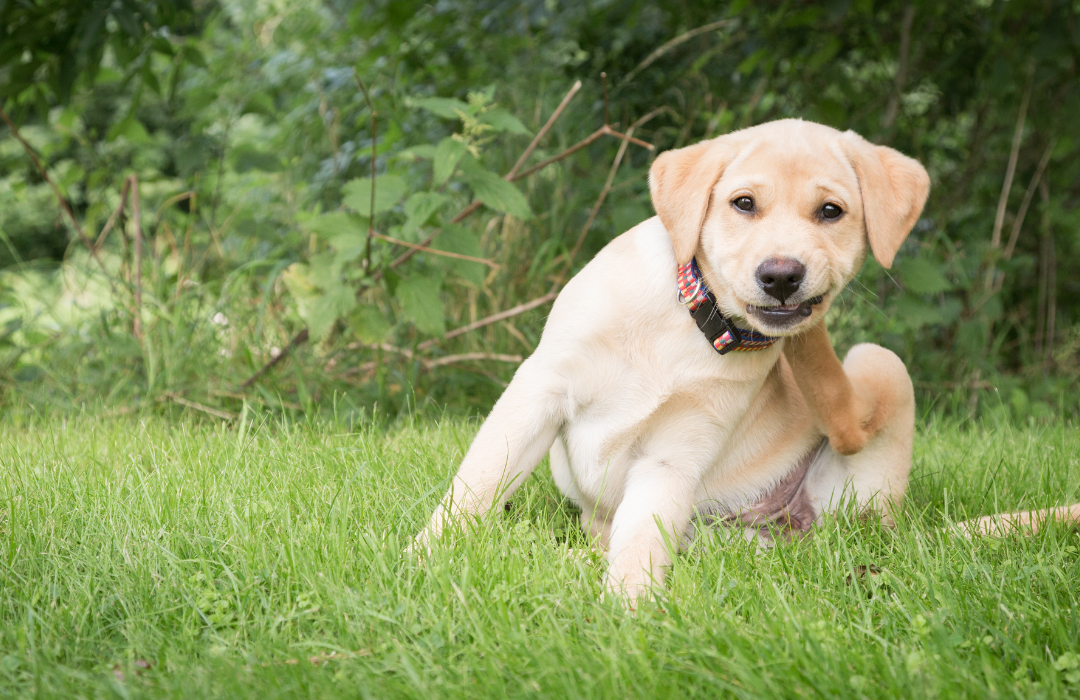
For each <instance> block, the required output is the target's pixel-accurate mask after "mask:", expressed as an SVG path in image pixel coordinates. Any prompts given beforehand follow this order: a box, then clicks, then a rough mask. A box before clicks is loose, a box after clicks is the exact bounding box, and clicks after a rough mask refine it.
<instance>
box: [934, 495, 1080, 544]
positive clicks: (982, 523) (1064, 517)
mask: <svg viewBox="0 0 1080 700" xmlns="http://www.w3.org/2000/svg"><path fill="white" fill-rule="evenodd" d="M1051 520H1056V521H1057V522H1058V524H1059V525H1071V526H1073V527H1076V526H1080V503H1076V504H1073V505H1071V506H1061V507H1059V508H1044V509H1043V510H1023V511H1016V512H1014V513H997V514H995V515H984V516H983V517H981V518H974V519H972V520H965V521H964V522H962V523H957V524H956V525H955V527H956V528H957V529H958V530H959V531H960V532H961V533H963V534H964V535H965V536H966V537H972V536H974V535H988V536H996V537H1002V536H1005V535H1008V534H1010V533H1013V532H1020V533H1023V534H1025V535H1034V534H1035V533H1036V532H1038V531H1039V529H1040V528H1042V527H1043V526H1045V525H1046V524H1047V523H1048V522H1050V521H1051Z"/></svg>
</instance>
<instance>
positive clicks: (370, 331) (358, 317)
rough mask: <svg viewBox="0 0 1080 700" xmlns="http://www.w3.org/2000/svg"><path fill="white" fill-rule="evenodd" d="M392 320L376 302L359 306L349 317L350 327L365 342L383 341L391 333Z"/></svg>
mask: <svg viewBox="0 0 1080 700" xmlns="http://www.w3.org/2000/svg"><path fill="white" fill-rule="evenodd" d="M390 327H391V326H390V322H389V321H387V320H386V315H385V314H384V313H383V312H382V311H381V310H380V309H379V307H378V306H376V305H374V304H365V305H363V306H359V307H357V308H356V310H355V311H353V313H352V315H351V316H350V317H349V328H351V329H352V331H353V333H355V334H356V337H357V338H359V339H360V342H363V343H368V344H371V343H381V342H383V341H384V340H386V336H387V334H388V333H390Z"/></svg>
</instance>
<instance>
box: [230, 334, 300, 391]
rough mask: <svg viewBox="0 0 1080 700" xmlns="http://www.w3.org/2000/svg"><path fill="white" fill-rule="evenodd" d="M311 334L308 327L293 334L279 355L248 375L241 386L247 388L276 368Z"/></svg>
mask: <svg viewBox="0 0 1080 700" xmlns="http://www.w3.org/2000/svg"><path fill="white" fill-rule="evenodd" d="M309 335H310V334H309V332H308V329H307V328H305V329H303V330H301V331H300V332H299V333H297V334H296V335H295V336H293V339H292V340H290V341H289V344H288V345H286V346H285V347H284V348H283V349H282V350H281V352H280V353H279V354H278V356H277V357H275V358H274V359H272V360H270V361H269V362H267V363H266V364H265V365H263V366H262V368H261V369H259V371H258V372H256V373H255V374H253V375H251V376H250V377H248V379H247V381H245V382H244V383H243V384H241V385H240V387H241V388H243V389H247V388H248V387H249V386H251V385H252V384H254V383H255V382H257V381H258V380H259V378H260V377H262V376H263V375H264V374H266V373H267V372H269V371H270V370H272V369H274V367H276V366H277V365H278V363H279V362H281V361H282V360H284V359H285V358H286V357H288V356H289V353H290V352H292V351H293V350H295V349H296V347H297V346H299V345H303V344H304V343H306V342H307V339H308V336H309Z"/></svg>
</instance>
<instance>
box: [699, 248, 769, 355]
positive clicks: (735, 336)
mask: <svg viewBox="0 0 1080 700" xmlns="http://www.w3.org/2000/svg"><path fill="white" fill-rule="evenodd" d="M678 280H679V296H678V299H679V303H680V304H682V305H684V306H686V308H688V309H689V310H690V315H691V316H693V317H694V321H695V322H696V323H697V327H698V328H699V329H701V332H702V333H704V334H705V337H706V338H707V339H708V341H709V342H710V343H712V346H713V347H714V348H716V352H718V353H720V354H721V355H726V354H727V353H729V352H731V351H732V350H737V351H739V352H753V351H754V350H765V349H767V348H770V347H772V346H773V343H775V342H776V341H778V340H780V339H779V338H773V337H772V336H768V335H762V334H761V333H758V332H757V331H755V330H749V329H745V328H738V327H737V326H736V325H735V322H734V321H732V320H731V319H730V318H727V317H726V316H724V314H722V313H721V312H720V309H719V307H717V305H716V298H715V297H713V295H712V292H710V291H709V288H708V287H706V286H705V280H704V279H703V278H702V277H701V270H699V269H698V266H697V259H696V258H691V259H690V262H688V263H686V264H685V265H680V266H679V274H678Z"/></svg>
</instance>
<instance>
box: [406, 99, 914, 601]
mask: <svg viewBox="0 0 1080 700" xmlns="http://www.w3.org/2000/svg"><path fill="white" fill-rule="evenodd" d="M649 185H650V189H651V192H652V201H653V206H654V207H655V208H656V212H657V214H658V216H656V217H654V218H652V219H649V220H647V221H645V222H643V223H641V224H639V225H638V226H636V227H634V228H633V229H631V230H630V231H627V232H626V233H624V234H623V235H621V236H619V237H618V238H616V239H615V240H614V241H612V242H611V243H610V244H609V245H608V246H607V247H605V248H604V249H603V250H602V251H600V253H599V254H598V255H597V256H596V257H595V258H594V259H593V260H592V261H591V262H590V263H589V264H588V265H586V266H585V268H584V269H582V271H581V272H580V273H579V274H578V275H577V276H576V277H574V279H572V280H571V281H570V282H569V284H567V286H566V288H565V289H564V290H563V291H562V293H561V294H560V295H559V297H558V299H556V301H555V304H554V307H553V308H552V311H551V316H550V318H549V319H548V322H547V326H546V328H545V329H544V334H543V339H542V340H541V342H540V344H539V346H538V347H537V349H536V352H535V353H533V355H532V356H531V357H530V358H529V359H528V360H526V361H525V362H524V363H523V364H522V365H521V367H520V368H519V369H518V371H517V373H516V374H515V375H514V379H513V381H512V382H511V383H510V386H509V387H508V388H507V389H506V391H505V393H504V394H503V395H502V397H501V398H500V399H499V401H498V402H497V403H496V404H495V407H494V408H493V409H492V411H491V414H490V415H489V416H488V418H487V420H486V421H485V422H484V424H483V426H482V427H481V428H480V431H479V433H478V434H477V436H476V439H475V440H474V442H473V443H472V446H471V447H470V448H469V451H468V453H467V454H466V455H465V459H464V461H463V462H462V464H461V468H460V470H459V471H458V473H457V476H456V477H455V478H454V480H453V485H452V487H451V488H450V490H449V492H448V493H447V494H446V497H445V498H444V500H443V501H442V503H441V504H440V505H439V507H438V509H437V510H436V511H435V513H434V515H433V516H432V518H431V522H430V524H429V525H428V526H427V528H426V529H425V530H424V531H423V532H421V533H420V534H419V535H418V537H417V544H418V545H419V546H421V547H426V546H428V545H429V544H430V542H431V541H432V540H433V539H434V538H436V537H438V536H439V534H440V532H441V531H442V530H443V528H444V527H445V526H446V523H447V521H448V520H449V519H458V518H461V517H462V516H466V515H470V514H482V513H486V512H488V511H489V510H491V508H492V506H494V505H496V500H497V499H501V500H499V501H498V502H499V504H501V503H502V501H503V500H505V499H506V498H508V497H509V496H510V494H512V493H513V491H514V489H515V488H516V487H518V486H519V485H520V484H521V483H522V481H523V480H524V479H525V478H526V477H527V476H528V475H529V473H530V472H531V471H532V470H533V468H534V467H535V466H536V464H537V463H538V462H539V461H540V460H541V459H542V458H543V456H544V454H547V453H549V454H550V456H551V471H552V475H553V476H554V479H555V482H556V483H557V484H558V486H559V488H560V489H561V490H562V492H563V493H564V494H565V495H566V496H567V497H568V498H570V499H571V500H573V502H574V503H576V504H577V505H578V507H580V508H581V523H582V526H583V527H585V528H587V529H588V530H589V532H591V533H592V534H593V535H594V536H595V537H596V538H598V539H599V542H600V544H601V545H602V546H603V547H604V548H605V550H606V553H607V560H608V563H609V568H608V572H607V587H608V590H611V591H613V592H621V593H622V594H623V595H626V596H628V597H631V598H633V597H636V596H637V595H639V594H640V593H641V592H643V591H644V590H646V589H647V588H648V587H649V586H650V585H652V584H654V583H660V582H662V579H663V576H664V567H665V566H666V565H668V564H670V563H671V561H670V554H669V551H670V550H669V547H668V546H667V545H666V544H665V543H666V542H667V541H670V542H679V541H682V540H684V538H685V537H687V536H688V535H690V534H691V533H692V532H693V529H694V527H695V526H696V525H697V524H701V523H703V522H716V521H725V522H727V523H730V524H733V525H735V526H737V527H741V528H744V529H745V531H746V532H748V533H750V534H751V535H752V536H755V537H761V538H763V539H767V538H768V537H769V533H770V532H777V531H780V532H785V531H786V532H789V533H798V532H803V531H806V530H807V529H808V528H809V527H810V526H811V525H812V524H813V522H814V521H815V520H816V519H817V518H818V517H819V516H820V515H821V514H822V512H824V511H827V510H830V509H836V508H838V507H840V506H841V504H842V503H843V502H844V501H845V499H848V498H850V499H853V500H854V502H855V503H856V504H857V505H858V506H859V507H860V508H864V509H873V510H875V511H879V512H881V513H882V514H883V515H884V517H886V518H888V517H889V515H888V514H889V509H890V507H892V506H893V505H894V504H895V503H897V502H898V501H899V500H900V499H901V498H902V496H903V494H904V490H905V487H906V486H907V480H908V471H909V470H910V466H911V443H912V433H913V430H914V395H913V391H912V385H911V380H910V378H909V377H908V373H907V370H906V369H905V368H904V365H903V363H902V362H901V361H900V359H899V358H898V357H897V356H896V355H894V354H893V353H892V352H890V351H888V350H886V349H884V348H882V347H879V346H877V345H858V346H856V347H854V348H852V349H851V352H849V353H848V355H847V358H846V360H845V361H844V364H843V365H841V364H840V362H839V360H838V359H837V358H836V355H835V354H834V352H833V349H832V346H831V344H830V342H829V338H828V335H827V333H826V330H825V327H824V324H823V323H822V318H823V316H824V315H825V312H826V310H827V309H828V308H829V305H830V303H831V302H832V301H833V300H834V299H835V298H836V296H837V295H838V294H839V293H840V291H841V290H842V289H843V288H844V286H845V285H846V284H847V283H848V282H849V281H850V280H851V278H852V277H853V276H854V275H855V273H856V272H857V271H858V270H859V268H860V266H861V265H862V263H863V260H864V259H865V257H866V254H867V249H868V247H869V249H870V250H872V251H873V254H874V256H875V257H876V258H877V259H878V261H879V262H880V263H881V264H882V265H884V266H885V267H889V266H890V265H891V264H892V260H893V256H894V255H895V254H896V251H897V248H898V247H899V246H900V244H901V242H902V241H903V240H904V238H905V237H906V236H907V234H908V232H909V231H910V230H911V227H912V226H913V225H914V224H915V221H916V220H917V219H918V217H919V214H920V213H921V211H922V208H923V204H924V202H925V201H926V197H927V193H928V191H929V178H928V177H927V174H926V171H925V170H924V169H923V167H922V166H921V165H919V163H917V162H916V161H914V160H912V159H911V158H908V157H906V156H904V155H901V154H900V153H898V152H897V151H894V150H892V149H890V148H885V147H882V146H874V145H872V144H870V143H868V142H867V141H865V140H863V139H862V138H861V137H859V136H858V135H856V134H855V133H853V132H846V133H841V132H839V131H836V130H835V129H832V128H829V127H826V126H822V125H820V124H814V123H811V122H805V121H800V120H783V121H776V122H771V123H768V124H763V125H760V126H755V127H752V128H749V129H744V130H742V131H738V132H735V133H732V134H728V135H725V136H721V137H720V138H716V139H713V140H711V141H705V142H703V143H699V144H697V145H694V146H690V147H687V148H682V149H678V150H674V151H669V152H667V153H664V154H662V155H661V156H659V157H658V158H657V159H656V161H655V163H654V164H653V166H652V169H651V171H650V173H649Z"/></svg>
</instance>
